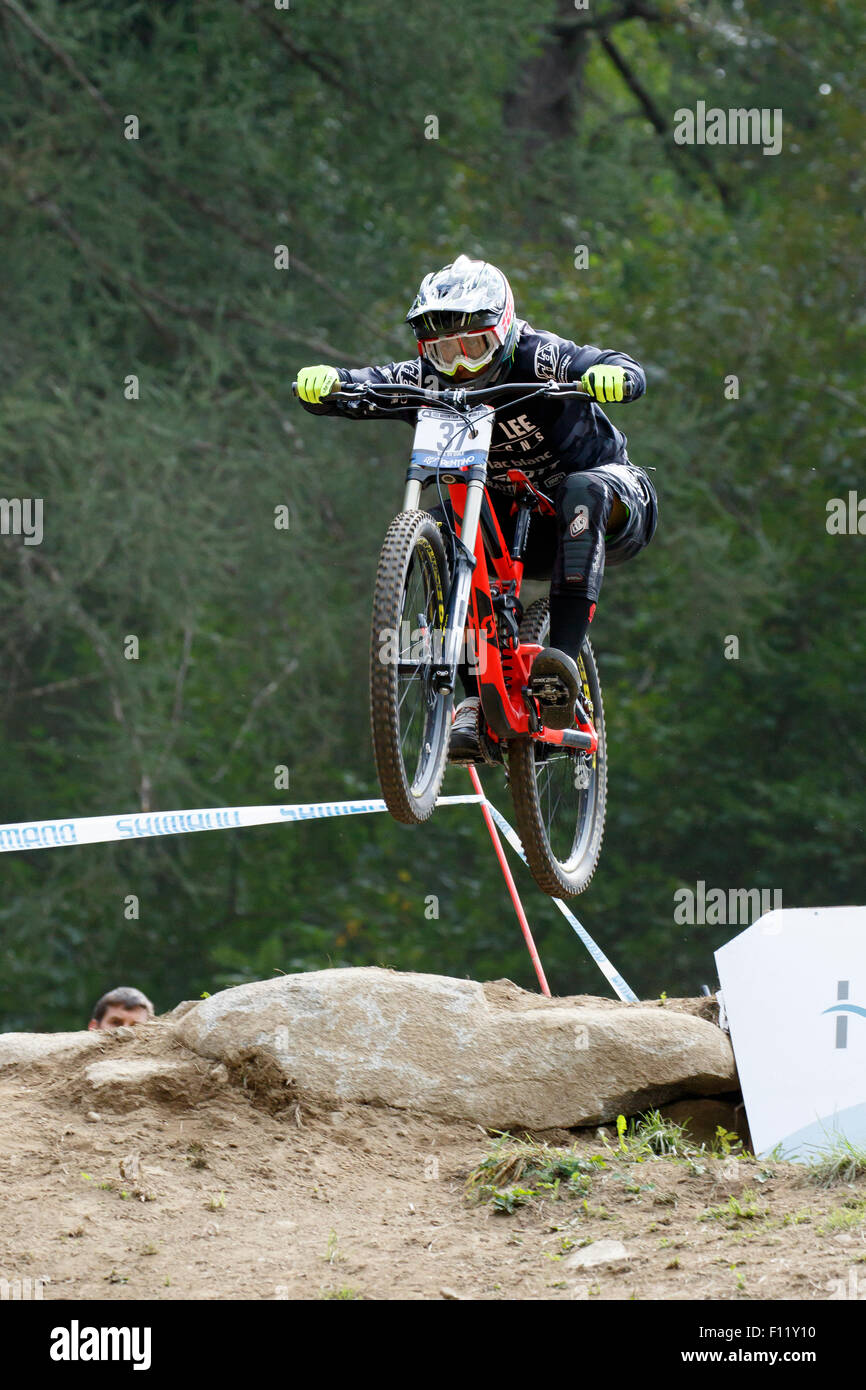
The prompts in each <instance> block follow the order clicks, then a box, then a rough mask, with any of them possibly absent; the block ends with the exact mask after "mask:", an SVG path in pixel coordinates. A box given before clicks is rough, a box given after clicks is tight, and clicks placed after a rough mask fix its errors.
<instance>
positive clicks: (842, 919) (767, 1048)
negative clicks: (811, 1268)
mask: <svg viewBox="0 0 866 1390" xmlns="http://www.w3.org/2000/svg"><path fill="white" fill-rule="evenodd" d="M716 965H717V967H718V971H719V981H720V983H721V987H722V998H723V999H724V1004H725V1010H726V1012H727V1015H728V1022H729V1024H730V1029H731V1042H732V1043H733V1047H734V1055H735V1057H736V1059H737V1070H738V1072H739V1075H740V1084H741V1086H742V1089H743V1099H744V1101H745V1103H746V1114H747V1115H748V1118H749V1129H750V1130H751V1134H752V1143H753V1145H754V1150H755V1153H756V1154H767V1153H769V1152H770V1151H771V1150H772V1149H773V1148H775V1147H776V1145H777V1144H781V1146H782V1152H783V1154H784V1156H785V1157H786V1158H793V1159H800V1160H801V1161H803V1162H808V1161H809V1160H810V1159H812V1158H814V1156H815V1155H816V1152H817V1151H818V1150H820V1149H823V1148H826V1147H828V1145H829V1144H831V1143H832V1142H833V1139H834V1138H835V1137H838V1136H839V1135H840V1134H841V1135H843V1136H844V1137H845V1138H846V1139H848V1140H850V1141H851V1143H853V1144H857V1145H861V1146H863V1147H866V907H818V908H811V907H807V908H795V909H793V910H792V909H789V908H783V909H781V910H780V911H778V912H768V913H765V915H764V916H763V917H759V918H758V920H757V922H753V923H752V925H751V926H750V927H747V928H746V930H745V931H744V932H741V933H740V935H739V936H735V937H734V939H733V941H729V942H728V943H727V945H725V946H722V947H721V949H720V950H718V951H716Z"/></svg>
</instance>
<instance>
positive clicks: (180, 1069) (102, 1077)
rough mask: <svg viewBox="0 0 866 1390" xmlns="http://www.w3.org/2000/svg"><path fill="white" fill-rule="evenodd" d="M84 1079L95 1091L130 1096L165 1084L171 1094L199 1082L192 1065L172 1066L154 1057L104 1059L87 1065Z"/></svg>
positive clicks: (197, 1073)
mask: <svg viewBox="0 0 866 1390" xmlns="http://www.w3.org/2000/svg"><path fill="white" fill-rule="evenodd" d="M84 1075H85V1078H86V1080H87V1081H89V1082H90V1084H91V1086H93V1087H94V1089H95V1090H101V1089H102V1088H104V1087H107V1088H109V1089H115V1088H116V1089H119V1090H124V1091H127V1090H128V1091H133V1092H137V1091H140V1090H141V1089H142V1088H143V1087H145V1086H146V1085H147V1084H148V1083H152V1082H161V1081H162V1082H168V1083H170V1086H171V1089H172V1090H175V1089H180V1088H181V1087H182V1086H183V1085H184V1084H189V1083H194V1082H195V1081H197V1080H200V1079H201V1073H200V1071H199V1068H198V1067H197V1066H196V1064H195V1062H193V1061H188V1062H175V1061H170V1060H169V1059H168V1058H154V1057H123V1058H120V1057H106V1059H105V1060H104V1061H102V1062H91V1064H90V1066H89V1067H86V1068H85V1071H84Z"/></svg>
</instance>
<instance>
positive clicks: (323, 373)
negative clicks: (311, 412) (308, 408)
mask: <svg viewBox="0 0 866 1390" xmlns="http://www.w3.org/2000/svg"><path fill="white" fill-rule="evenodd" d="M339 385H340V373H339V372H338V371H337V369H336V367H325V366H319V367H302V368H301V370H300V371H299V372H298V395H299V396H300V398H301V400H302V401H306V402H307V404H308V405H319V404H320V402H321V401H322V399H323V398H324V397H325V396H328V395H330V393H331V392H332V391H333V389H334V387H335V386H339Z"/></svg>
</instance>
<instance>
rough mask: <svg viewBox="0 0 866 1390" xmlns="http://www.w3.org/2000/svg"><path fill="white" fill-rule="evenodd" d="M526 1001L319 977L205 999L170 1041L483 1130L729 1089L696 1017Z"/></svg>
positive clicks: (719, 1050) (724, 1059) (393, 975)
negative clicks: (517, 1004) (499, 1001)
mask: <svg viewBox="0 0 866 1390" xmlns="http://www.w3.org/2000/svg"><path fill="white" fill-rule="evenodd" d="M513 988H516V986H515V987H513ZM531 997H532V1006H531V1007H528V1008H525V1009H520V1008H517V1007H515V1002H514V1000H513V999H509V1001H508V1004H507V1006H506V1007H499V1006H498V1005H497V1004H496V1002H495V999H494V1000H491V998H490V997H488V995H486V994H485V990H484V987H483V986H482V985H480V984H477V983H475V982H474V981H472V980H457V979H450V978H447V977H445V976H439V975H421V974H418V975H415V974H403V973H400V972H397V971H391V970H383V969H380V968H378V967H364V968H350V969H344V970H319V971H313V972H310V973H309V974H300V975H282V976H280V977H279V978H277V979H274V980H263V981H259V982H255V983H252V984H247V985H240V986H238V987H237V988H235V989H228V990H224V991H222V992H221V993H220V994H215V995H212V996H211V998H209V999H206V1000H204V1001H202V1002H201V1003H199V1004H197V1005H196V1007H195V1008H194V1009H190V1010H189V1012H187V1013H186V1014H185V1015H184V1016H183V1017H182V1018H181V1019H180V1020H179V1021H178V1023H177V1024H176V1025H175V1028H174V1032H175V1036H176V1037H177V1038H179V1039H180V1040H181V1041H182V1042H183V1043H184V1044H185V1045H186V1046H187V1047H189V1048H190V1049H191V1050H192V1051H194V1052H197V1053H199V1054H200V1055H202V1056H204V1057H209V1058H216V1059H221V1060H223V1061H225V1062H227V1063H237V1062H244V1063H245V1064H248V1063H249V1062H250V1059H251V1058H257V1059H258V1060H259V1062H260V1063H261V1064H262V1065H266V1066H267V1067H268V1068H270V1069H271V1070H273V1071H274V1072H275V1074H276V1076H278V1077H281V1078H282V1083H283V1084H285V1085H288V1084H289V1083H291V1084H293V1085H294V1086H295V1087H297V1088H298V1089H299V1090H301V1091H303V1092H305V1093H307V1094H309V1095H312V1096H317V1097H321V1098H325V1099H328V1100H331V1101H337V1102H348V1101H360V1102H368V1103H370V1102H371V1103H375V1104H383V1105H392V1106H397V1107H400V1108H403V1109H407V1110H414V1111H420V1112H428V1113H431V1114H435V1115H440V1116H443V1117H446V1118H451V1119H465V1120H471V1121H474V1122H475V1123H477V1124H480V1125H482V1126H484V1127H485V1128H493V1129H507V1128H514V1127H523V1128H527V1129H533V1130H539V1129H553V1128H563V1129H570V1128H572V1127H574V1126H576V1125H597V1124H599V1123H603V1122H604V1121H606V1120H612V1119H615V1118H616V1116H617V1115H618V1114H621V1113H622V1114H635V1113H636V1112H638V1111H641V1110H646V1109H650V1108H655V1107H658V1106H659V1105H662V1104H664V1103H665V1102H666V1101H670V1100H675V1099H677V1098H678V1097H680V1096H682V1095H683V1094H695V1093H697V1094H701V1093H702V1092H703V1093H704V1094H707V1093H709V1094H713V1093H716V1092H724V1091H730V1090H732V1089H733V1088H734V1086H735V1085H736V1081H735V1071H734V1058H733V1052H732V1050H731V1044H730V1041H729V1039H728V1037H727V1036H726V1034H724V1033H722V1032H721V1031H720V1030H719V1029H718V1028H717V1027H715V1026H714V1025H713V1024H711V1023H708V1022H707V1021H706V1020H704V1019H702V1018H699V1017H695V1016H693V1015H692V1014H690V1013H688V1012H680V1011H674V1010H666V1009H659V1008H657V1007H648V1008H643V1007H642V1006H640V1005H632V1004H620V1003H617V1002H616V1001H612V1000H609V999H605V1000H599V1001H594V1000H589V1001H587V1002H585V1003H582V1004H581V1005H579V1006H575V1005H563V1004H561V1003H558V1002H557V1001H555V1000H544V1001H542V1000H541V999H540V998H539V997H538V996H531Z"/></svg>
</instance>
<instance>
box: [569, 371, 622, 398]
mask: <svg viewBox="0 0 866 1390" xmlns="http://www.w3.org/2000/svg"><path fill="white" fill-rule="evenodd" d="M580 384H581V386H582V387H583V389H584V390H585V391H588V392H589V394H590V395H591V396H592V398H593V400H595V401H601V402H602V403H603V404H605V403H606V402H608V401H622V400H627V399H628V387H629V384H630V383H629V379H628V373H627V372H626V369H625V367H606V366H603V367H590V368H589V370H588V371H586V372H584V374H583V376H582V377H581V378H580Z"/></svg>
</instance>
